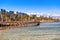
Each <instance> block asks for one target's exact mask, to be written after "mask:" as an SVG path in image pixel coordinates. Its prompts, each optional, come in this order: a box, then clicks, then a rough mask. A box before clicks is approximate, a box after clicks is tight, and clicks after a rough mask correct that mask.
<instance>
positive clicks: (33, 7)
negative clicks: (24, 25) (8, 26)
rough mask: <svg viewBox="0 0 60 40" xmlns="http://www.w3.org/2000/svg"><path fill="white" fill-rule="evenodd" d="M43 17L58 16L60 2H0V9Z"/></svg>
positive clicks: (22, 0) (59, 0)
mask: <svg viewBox="0 0 60 40" xmlns="http://www.w3.org/2000/svg"><path fill="white" fill-rule="evenodd" d="M1 8H2V9H5V10H9V11H10V10H12V11H19V12H24V13H27V14H36V15H44V16H60V0H0V9H1Z"/></svg>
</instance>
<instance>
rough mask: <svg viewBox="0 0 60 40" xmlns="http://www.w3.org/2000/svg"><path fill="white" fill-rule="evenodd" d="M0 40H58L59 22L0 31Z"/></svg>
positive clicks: (59, 38)
mask: <svg viewBox="0 0 60 40" xmlns="http://www.w3.org/2000/svg"><path fill="white" fill-rule="evenodd" d="M0 40H60V22H53V23H52V22H51V23H41V24H40V26H32V27H30V26H29V27H23V28H15V29H10V30H2V31H0Z"/></svg>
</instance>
